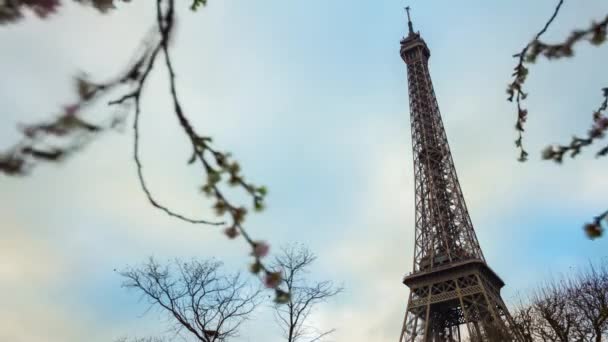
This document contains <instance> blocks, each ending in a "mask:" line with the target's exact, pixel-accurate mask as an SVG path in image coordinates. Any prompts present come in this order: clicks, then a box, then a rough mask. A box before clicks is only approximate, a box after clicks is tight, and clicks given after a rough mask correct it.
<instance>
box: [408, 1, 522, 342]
mask: <svg viewBox="0 0 608 342" xmlns="http://www.w3.org/2000/svg"><path fill="white" fill-rule="evenodd" d="M406 9H407V14H408V27H409V35H408V36H407V37H405V38H404V39H403V40H402V41H401V57H402V58H403V60H404V61H405V63H406V64H407V80H408V88H409V101H410V114H411V125H412V128H411V129H412V145H413V157H414V177H415V191H416V201H415V203H416V204H415V206H416V232H415V247H414V265H413V272H412V273H410V274H409V275H407V276H406V277H405V278H404V280H403V283H404V284H405V285H407V286H408V287H409V288H410V296H409V301H408V304H407V311H406V314H405V319H404V322H403V328H402V331H401V337H400V338H399V341H400V342H414V341H424V342H439V341H441V342H443V341H492V342H494V341H522V339H521V338H520V335H519V333H518V332H517V331H515V329H514V324H513V319H512V318H511V316H510V314H509V312H508V310H507V307H506V306H505V304H504V302H503V300H502V298H501V296H500V289H501V288H502V287H503V286H504V282H503V281H502V280H501V279H500V277H498V275H496V273H494V271H492V269H490V267H488V265H487V264H486V261H485V258H484V256H483V253H482V251H481V248H480V246H479V242H478V241H477V237H476V235H475V230H474V229H473V224H472V223H471V219H470V217H469V213H468V212H467V207H466V204H465V202H464V197H463V195H462V191H461V189H460V184H459V183H458V177H457V176H456V169H455V167H454V162H453V161H452V155H451V153H450V148H449V146H448V140H447V137H446V134H445V129H444V128H443V123H442V120H441V114H440V112H439V106H438V103H437V99H436V97H435V92H434V90H433V84H432V81H431V76H430V74H429V67H428V60H429V57H430V55H431V53H430V50H429V48H428V47H427V45H426V43H425V41H424V40H423V39H422V37H421V36H420V33H419V32H418V33H414V30H413V25H412V21H411V19H410V13H409V8H406Z"/></svg>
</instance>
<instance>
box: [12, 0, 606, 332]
mask: <svg viewBox="0 0 608 342" xmlns="http://www.w3.org/2000/svg"><path fill="white" fill-rule="evenodd" d="M405 5H406V3H404V2H402V1H384V2H379V1H378V2H370V1H362V0H357V1H346V0H331V1H327V0H311V1H306V2H303V1H300V2H293V1H291V2H287V1H278V0H266V1H246V2H245V1H241V2H237V1H231V0H224V1H219V0H214V1H210V4H209V6H208V7H207V8H205V9H203V10H202V11H200V12H198V13H195V14H192V13H189V12H188V11H187V10H186V7H187V6H186V5H185V4H184V6H183V7H184V10H183V11H182V12H180V18H179V22H178V36H177V40H176V42H175V46H174V51H175V52H174V55H175V62H176V65H177V72H178V77H179V87H180V88H179V90H180V93H181V96H182V100H183V103H184V105H185V108H186V109H187V111H188V115H189V116H190V117H191V118H192V120H193V122H194V123H195V124H196V126H197V129H198V130H199V131H200V132H204V133H206V134H210V135H212V136H214V138H215V142H216V144H217V146H218V147H220V148H221V149H223V150H230V151H232V152H233V153H234V155H235V156H236V158H237V159H238V160H240V161H241V164H242V165H243V168H244V173H245V175H247V177H248V178H249V179H251V180H252V181H254V182H256V183H259V184H265V185H266V186H268V188H269V189H270V194H269V197H268V210H267V211H265V212H264V213H263V214H261V215H256V216H252V217H251V218H250V220H249V221H248V227H249V229H250V231H251V232H252V233H253V234H254V235H255V236H256V237H259V238H263V239H267V240H268V241H269V242H270V243H271V244H272V246H273V247H276V246H280V245H281V244H284V243H288V242H293V241H297V242H302V243H305V244H307V245H308V246H309V247H310V248H311V249H312V250H313V251H314V252H315V253H316V254H317V255H318V256H319V260H318V263H317V264H316V265H315V267H314V276H315V277H318V278H319V279H327V278H331V279H334V280H335V281H336V282H337V283H340V284H344V286H345V288H346V291H345V292H344V294H342V295H341V296H340V297H338V298H336V299H335V300H333V301H332V302H330V303H329V304H327V305H325V306H323V307H320V308H319V310H318V311H316V312H315V315H314V316H313V319H314V321H315V323H316V324H317V325H318V326H319V327H321V328H324V327H325V328H331V327H335V328H337V332H336V333H335V335H333V336H332V338H330V339H329V340H335V341H355V342H356V341H368V340H370V339H373V340H374V341H381V342H383V341H393V340H395V339H396V338H397V334H399V329H400V324H401V321H402V319H403V313H404V310H405V305H406V301H407V289H406V288H405V286H403V285H402V284H401V277H402V276H403V274H405V273H407V272H409V271H410V269H411V264H412V255H413V236H414V231H413V227H414V225H413V223H414V210H413V209H414V208H413V200H414V193H413V172H412V170H413V168H412V156H411V152H410V150H411V141H410V130H409V108H408V99H407V86H406V74H405V65H404V63H403V62H402V61H401V59H400V57H399V53H398V51H399V40H400V39H401V37H402V36H403V35H404V34H405V32H406V22H405V16H404V13H403V10H402V7H404V6H405ZM409 5H410V6H411V7H412V8H413V12H412V13H413V18H414V25H415V29H416V30H420V31H421V33H422V35H423V37H424V38H425V40H426V41H427V44H428V45H429V47H430V49H431V54H432V56H431V60H430V68H431V75H432V77H433V81H434V85H435V90H436V92H437V96H438V99H439V104H440V108H441V111H442V115H443V120H444V124H445V126H446V130H447V135H448V138H449V141H450V146H451V149H452V153H453V156H454V161H455V164H456V167H457V169H458V175H459V178H460V182H461V186H462V188H463V192H464V195H465V198H466V200H467V205H468V208H469V211H470V214H471V217H472V220H473V223H474V225H475V228H476V231H477V234H478V237H479V240H480V243H481V245H482V248H483V250H484V253H485V255H486V258H487V260H488V262H489V264H490V266H491V267H492V268H493V269H494V270H495V271H496V272H497V273H498V274H499V275H500V276H501V277H502V278H503V279H504V280H505V282H506V283H507V287H506V288H505V289H504V292H503V293H504V296H505V298H506V300H507V301H509V300H510V299H512V298H513V297H514V296H515V294H516V293H517V292H518V291H519V292H524V293H525V291H527V290H529V289H531V288H533V287H534V286H535V284H537V283H538V282H539V281H541V280H542V279H546V278H547V277H549V276H551V275H552V274H557V273H560V272H567V271H568V270H569V269H570V268H571V267H574V268H577V267H581V265H584V264H585V263H586V262H587V261H588V260H589V259H591V260H597V259H599V258H601V257H605V256H606V255H607V254H606V252H605V250H606V240H605V239H602V240H599V241H593V242H592V241H589V240H587V239H586V238H585V237H584V235H583V234H582V232H581V225H582V223H583V222H585V221H586V220H587V219H588V218H590V217H592V216H593V215H594V214H597V213H598V212H600V211H601V210H603V209H604V207H605V206H606V203H605V191H606V189H607V188H608V179H607V178H606V176H605V171H604V170H605V168H606V166H607V160H595V159H594V158H593V157H592V154H591V153H586V154H585V155H583V156H581V158H580V159H577V160H575V161H568V162H567V163H566V164H564V165H562V166H560V167H557V166H555V165H553V164H552V163H548V162H543V161H540V160H539V159H540V158H539V155H540V152H539V151H540V150H541V149H542V148H544V146H545V145H546V144H547V143H557V142H566V141H568V139H569V138H570V136H571V135H572V134H575V133H578V134H583V133H584V132H586V130H587V129H588V125H589V124H590V118H591V111H592V109H594V108H595V107H597V105H598V103H599V100H600V95H601V94H600V92H599V89H600V88H602V87H605V86H606V84H605V82H606V79H605V70H602V69H600V68H601V66H602V61H605V60H607V58H608V50H607V49H606V47H600V48H595V47H590V46H588V45H586V44H583V45H581V46H580V47H578V48H577V50H576V51H577V58H576V59H575V60H568V61H559V62H552V63H546V62H543V63H540V64H538V65H535V66H534V67H533V69H532V70H531V75H530V78H529V80H528V88H529V90H530V93H531V94H530V97H529V100H528V107H529V109H530V119H529V124H528V133H527V135H526V141H527V145H528V147H529V150H530V152H531V160H530V161H529V162H528V163H526V164H523V165H522V164H519V163H518V162H517V161H516V160H515V159H516V151H515V149H514V148H513V144H512V141H513V140H514V135H515V134H514V130H513V128H512V127H513V124H514V121H515V113H514V110H513V107H512V106H511V104H510V103H508V102H506V101H505V97H506V95H505V88H506V84H507V82H508V81H509V75H510V73H511V69H512V67H513V65H514V60H513V59H512V58H511V55H512V54H513V53H515V52H517V51H518V50H519V49H521V47H522V45H523V44H524V43H525V42H527V41H528V40H529V39H530V38H531V37H532V35H533V34H534V33H535V32H536V31H537V30H538V29H539V28H540V26H541V25H542V24H543V23H544V21H545V20H546V18H547V17H548V16H549V15H550V13H551V11H552V9H553V6H554V1H552V0H551V1H549V0H542V1H534V2H533V3H531V2H529V1H524V0H517V1H508V2H507V1H504V2H488V1H481V0H479V1H461V2H459V4H458V6H454V5H453V4H452V3H451V2H447V1H420V0H418V1H411V2H410V3H409ZM607 12H608V4H606V2H605V1H601V0H596V1H591V0H588V1H580V2H576V3H575V2H566V4H565V5H564V9H563V12H562V13H561V14H560V16H559V17H558V19H557V20H556V22H555V25H554V26H552V28H551V29H550V31H549V32H548V33H547V36H546V38H547V39H548V40H556V39H561V38H562V37H564V36H565V35H566V34H567V32H569V30H570V29H572V28H574V27H579V26H581V25H584V26H586V25H588V24H589V23H590V22H591V20H592V19H599V18H600V17H601V16H603V15H605V13H607ZM153 14H154V13H153V6H152V4H151V3H150V2H148V1H135V2H132V3H130V4H125V5H121V6H120V10H118V11H115V12H113V13H111V14H110V15H105V16H101V15H99V14H97V13H96V12H95V11H93V10H91V9H89V8H84V7H81V6H77V5H73V4H66V5H64V7H63V8H62V10H61V11H60V13H59V14H57V15H55V16H54V17H52V18H51V19H50V20H47V21H40V20H38V19H35V18H28V20H25V21H23V22H21V23H20V24H18V25H13V26H3V27H1V28H0V42H2V53H0V74H1V75H2V78H1V79H0V108H2V110H1V111H0V119H1V120H2V121H1V122H2V125H0V149H2V146H9V145H11V143H12V142H13V141H14V140H15V139H16V138H17V134H16V130H15V126H16V124H17V123H20V122H31V121H36V120H38V119H42V118H46V117H48V116H49V115H52V113H53V112H54V111H55V110H56V109H57V108H60V106H61V105H63V104H65V103H69V102H70V101H72V100H73V99H74V94H73V93H72V87H71V86H72V84H71V77H72V76H73V75H74V74H75V73H76V72H78V71H81V70H85V71H88V72H89V73H90V74H91V75H92V76H94V77H101V78H103V77H105V76H107V75H111V74H113V72H115V71H116V70H120V68H121V67H122V65H123V64H124V63H125V62H126V61H127V60H128V58H129V57H130V56H131V51H132V48H133V46H135V44H136V43H137V42H138V41H139V39H140V37H141V36H142V34H143V33H144V32H146V30H147V29H148V28H149V25H150V24H151V22H152V20H153ZM165 81H166V78H165V75H164V72H162V71H161V70H160V69H159V70H158V72H156V73H155V74H154V75H153V77H152V79H151V83H150V84H149V87H148V88H147V90H146V98H145V99H144V108H143V110H144V114H143V116H142V125H143V126H142V129H143V131H142V132H143V133H142V144H143V145H142V146H143V159H144V163H145V166H146V169H145V170H146V176H147V178H148V179H149V183H150V184H151V185H152V188H153V191H154V192H155V193H156V194H157V195H158V196H159V197H161V198H163V200H164V201H165V202H167V203H168V204H170V205H171V206H173V207H175V208H179V209H180V210H181V211H183V212H185V213H188V214H191V215H193V216H208V217H210V216H211V212H210V210H209V209H208V207H209V204H208V203H207V202H205V199H204V198H202V197H201V196H200V195H199V194H198V193H197V192H196V191H195V188H196V187H197V186H198V185H199V184H200V179H201V176H200V174H198V173H197V172H196V170H194V169H190V168H186V167H185V166H184V161H185V160H187V158H188V154H189V151H190V150H189V148H188V146H187V144H186V142H185V140H184V138H183V137H182V133H181V132H180V130H179V127H178V125H177V122H176V121H175V118H174V117H173V116H172V113H171V107H170V103H169V99H168V98H167V97H166V90H165V89H166V88H165V87H166V83H165ZM105 110H106V108H105V107H103V106H100V107H98V108H95V109H94V110H93V111H92V112H91V113H90V114H91V117H92V118H95V117H101V116H102V115H103V113H104V111H105ZM131 144H132V138H131V135H130V132H129V131H127V132H125V133H123V134H120V133H111V134H108V135H106V136H104V137H103V138H101V139H100V141H98V142H96V143H94V144H92V145H91V146H90V147H89V148H87V150H86V151H85V152H83V153H82V154H80V155H78V156H76V157H74V158H73V159H71V160H69V161H68V162H67V163H65V164H63V165H60V166H43V167H40V168H38V169H36V170H35V171H34V173H33V174H32V175H31V176H30V177H27V178H23V179H14V178H7V177H6V176H0V203H1V204H2V205H1V206H0V215H1V216H2V217H3V220H2V225H1V226H0V232H1V234H2V236H3V238H2V239H0V259H1V260H3V262H2V263H0V293H3V294H9V293H10V296H7V297H4V296H3V298H2V301H3V306H2V308H1V309H0V340H11V341H17V342H21V341H23V342H26V341H27V342H30V341H34V342H36V341H68V342H72V341H74V342H76V341H83V340H89V341H111V340H112V339H114V338H116V337H119V336H122V335H126V334H128V335H139V336H141V335H149V334H153V333H156V332H162V329H161V328H160V327H162V326H163V324H159V322H160V323H164V318H163V317H162V315H160V314H159V313H157V312H151V313H148V314H147V315H143V317H142V314H143V313H144V311H145V308H146V306H145V305H144V304H143V303H141V302H140V301H139V300H138V299H139V298H138V296H137V295H135V294H134V293H129V292H127V291H126V290H124V289H122V288H120V283H121V279H120V277H119V276H117V275H116V274H115V273H114V272H113V269H115V268H122V267H124V266H126V265H128V264H134V263H138V262H141V261H143V260H144V259H145V258H147V257H148V256H150V255H154V256H156V257H158V258H159V259H167V258H173V257H185V258H189V257H201V258H207V257H217V258H219V259H221V260H222V261H224V262H225V264H226V270H227V271H237V270H242V269H244V268H245V267H246V263H247V262H248V261H249V259H248V258H247V252H246V249H245V246H244V245H243V243H242V242H240V241H236V242H234V241H228V240H227V239H226V238H225V237H224V236H223V235H222V234H221V233H220V232H219V231H217V230H215V229H213V228H206V227H198V226H196V227H195V226H191V225H188V224H184V223H181V222H178V221H175V220H172V219H170V218H168V217H166V216H164V214H162V213H160V212H158V211H156V210H154V209H153V208H152V207H150V206H149V204H148V203H147V202H146V201H145V199H144V196H143V194H142V192H141V190H140V189H139V187H138V185H137V182H136V177H135V169H134V165H133V163H132V161H131ZM589 152H591V151H589ZM32 322H36V324H32ZM242 335H243V337H242V338H241V339H239V340H237V341H271V342H273V341H280V340H281V339H280V335H279V330H278V329H277V328H275V326H274V322H273V321H272V318H271V316H270V315H269V314H268V310H267V308H264V307H263V308H261V309H260V310H259V311H258V312H257V313H256V317H255V319H254V320H252V321H251V322H249V323H248V324H247V325H246V327H245V330H244V331H243V334H242Z"/></svg>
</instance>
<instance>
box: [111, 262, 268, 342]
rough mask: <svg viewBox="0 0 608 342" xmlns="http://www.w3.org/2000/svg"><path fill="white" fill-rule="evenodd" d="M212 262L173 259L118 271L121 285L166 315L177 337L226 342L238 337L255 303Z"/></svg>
mask: <svg viewBox="0 0 608 342" xmlns="http://www.w3.org/2000/svg"><path fill="white" fill-rule="evenodd" d="M220 266H221V263H219V262H216V261H199V260H195V259H193V260H191V261H189V262H183V261H180V260H175V261H174V262H172V263H169V264H167V265H164V266H163V265H160V264H159V263H157V262H156V261H155V260H154V259H152V258H150V259H149V260H148V261H147V262H146V263H144V264H142V265H140V266H137V267H129V268H127V269H126V270H123V271H121V272H120V275H122V276H123V277H124V278H125V280H124V282H123V287H126V288H129V289H133V290H135V291H137V292H139V293H141V294H142V295H143V297H144V298H145V299H146V300H147V301H148V302H149V303H150V305H151V306H152V307H155V308H158V309H160V310H161V311H163V312H165V313H166V314H167V315H168V316H169V317H170V318H171V320H172V321H173V322H174V328H175V330H176V331H177V332H178V333H179V332H181V331H184V330H185V331H186V332H187V333H188V334H189V335H190V336H192V337H194V338H196V339H197V340H198V341H202V342H219V341H225V340H226V339H228V338H230V337H234V336H237V335H238V329H239V327H240V325H241V324H242V323H243V322H244V321H245V320H247V319H248V318H249V316H250V315H251V313H252V312H253V310H254V309H255V308H256V307H257V306H258V305H259V304H260V302H261V299H260V298H261V296H260V290H259V289H253V288H251V287H250V286H248V284H247V282H246V281H244V280H243V279H242V277H241V276H240V275H239V274H236V275H233V276H225V275H221V274H220V273H219V270H220Z"/></svg>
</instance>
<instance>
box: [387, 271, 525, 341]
mask: <svg viewBox="0 0 608 342" xmlns="http://www.w3.org/2000/svg"><path fill="white" fill-rule="evenodd" d="M403 283H404V284H406V285H407V286H408V287H409V288H410V297H409V301H408V304H407V311H406V314H405V319H404V322H403V328H402V331H401V337H400V339H399V342H418V341H420V342H454V341H459V342H461V341H472V342H486V341H490V342H501V341H523V339H522V338H521V337H520V335H519V332H518V331H517V330H516V328H515V325H514V322H513V319H512V318H511V315H510V314H509V311H508V310H507V307H506V305H505V304H504V302H503V300H502V298H501V296H500V289H501V288H502V287H503V286H504V283H503V281H502V280H501V279H500V278H499V277H498V276H497V275H496V273H494V271H492V270H491V269H490V268H489V267H488V266H487V264H486V263H485V262H484V261H482V260H467V261H463V262H459V263H452V264H448V265H445V266H444V267H438V268H434V269H432V270H423V271H419V272H416V273H413V274H411V275H408V276H407V277H405V278H404V280H403Z"/></svg>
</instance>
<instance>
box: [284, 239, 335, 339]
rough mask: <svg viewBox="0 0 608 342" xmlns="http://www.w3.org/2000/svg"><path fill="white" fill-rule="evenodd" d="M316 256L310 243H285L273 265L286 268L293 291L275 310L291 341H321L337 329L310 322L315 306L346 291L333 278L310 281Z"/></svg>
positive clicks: (286, 282) (287, 277)
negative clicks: (310, 323) (310, 271)
mask: <svg viewBox="0 0 608 342" xmlns="http://www.w3.org/2000/svg"><path fill="white" fill-rule="evenodd" d="M315 260H316V256H315V255H314V254H313V253H312V252H311V251H310V250H309V249H308V248H306V247H304V246H301V245H290V246H286V247H283V248H282V250H281V253H280V254H279V255H278V256H276V257H275V259H274V263H273V268H275V269H280V270H281V272H282V278H283V283H284V284H285V286H286V287H287V293H289V297H288V298H287V299H288V300H287V301H286V303H285V304H280V303H277V304H275V306H274V313H275V318H276V321H277V323H278V324H279V326H280V327H281V329H282V332H283V336H284V337H285V338H286V339H287V341H288V342H298V341H308V342H313V341H321V340H322V339H323V338H324V337H326V336H327V335H329V334H331V333H332V332H334V331H335V329H331V330H328V331H319V330H318V329H316V328H314V327H312V326H310V325H308V324H307V319H308V318H309V316H310V314H311V312H312V311H313V309H314V307H315V306H316V305H317V304H319V303H322V302H325V301H326V300H327V299H329V298H331V297H333V296H335V295H337V294H338V293H340V292H342V290H343V288H342V287H337V286H335V285H334V283H333V282H332V281H327V280H326V281H318V282H311V281H308V280H307V279H306V278H307V277H306V275H307V274H308V272H309V270H308V268H309V267H310V265H311V264H312V263H313V262H314V261H315Z"/></svg>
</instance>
